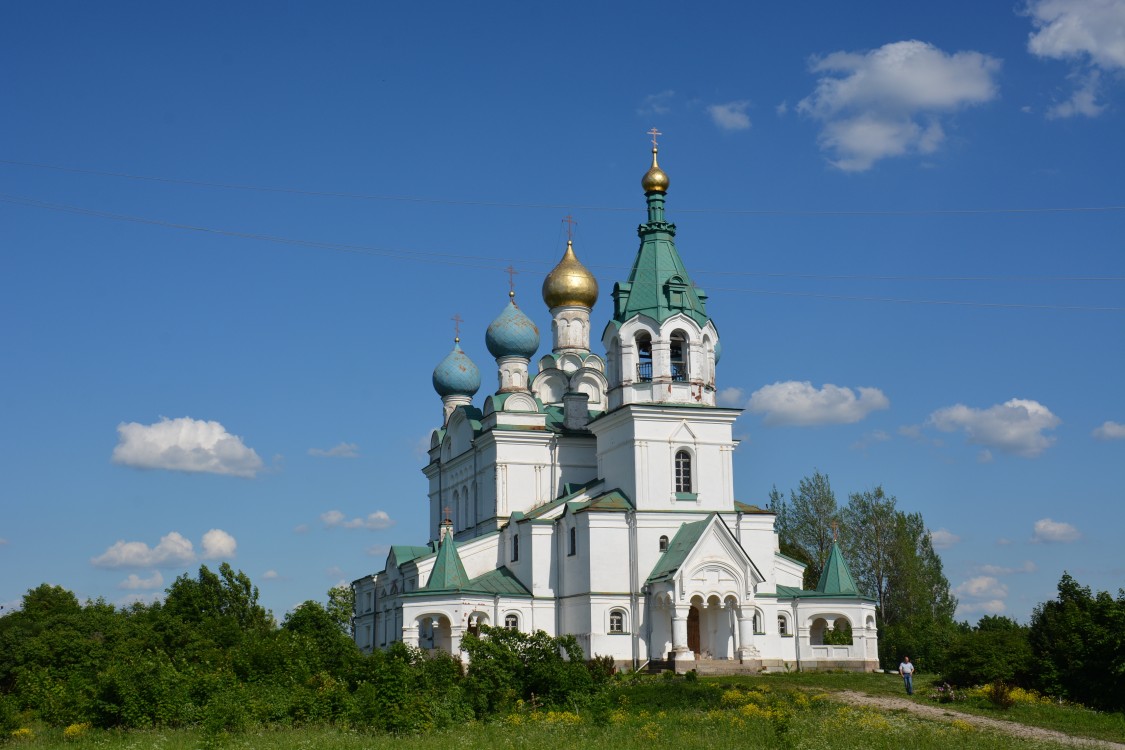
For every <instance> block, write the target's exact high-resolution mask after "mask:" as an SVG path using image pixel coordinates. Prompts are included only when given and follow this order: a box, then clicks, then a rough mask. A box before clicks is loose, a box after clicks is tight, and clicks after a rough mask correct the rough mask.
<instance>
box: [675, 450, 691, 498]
mask: <svg viewBox="0 0 1125 750" xmlns="http://www.w3.org/2000/svg"><path fill="white" fill-rule="evenodd" d="M691 491H692V489H691V454H690V453H688V452H687V451H676V492H679V493H681V494H687V493H690V492H691Z"/></svg>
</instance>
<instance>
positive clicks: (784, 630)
mask: <svg viewBox="0 0 1125 750" xmlns="http://www.w3.org/2000/svg"><path fill="white" fill-rule="evenodd" d="M777 632H778V633H779V634H781V635H788V633H789V625H787V624H786V622H785V617H784V616H783V615H778V616H777Z"/></svg>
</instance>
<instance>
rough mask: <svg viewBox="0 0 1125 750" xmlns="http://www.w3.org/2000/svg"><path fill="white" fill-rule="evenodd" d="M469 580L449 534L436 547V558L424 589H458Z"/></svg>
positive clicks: (455, 544) (455, 545)
mask: <svg viewBox="0 0 1125 750" xmlns="http://www.w3.org/2000/svg"><path fill="white" fill-rule="evenodd" d="M468 582H469V576H468V574H467V573H466V572H465V566H464V564H462V562H461V556H460V555H459V554H457V543H456V542H454V541H453V535H452V534H449V535H448V536H446V537H445V539H444V540H443V541H442V543H441V546H440V547H438V553H437V560H435V561H434V569H433V570H432V571H431V572H430V580H428V581H426V588H425V589H424V590H425V591H431V592H432V591H460V590H461V589H463V588H464V587H465V585H466V584H467V583H468Z"/></svg>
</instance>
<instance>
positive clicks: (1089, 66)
mask: <svg viewBox="0 0 1125 750" xmlns="http://www.w3.org/2000/svg"><path fill="white" fill-rule="evenodd" d="M1027 15H1028V16H1030V17H1031V24H1032V26H1034V27H1035V31H1033V32H1031V33H1030V34H1029V35H1028V40H1027V49H1028V51H1029V52H1030V53H1031V54H1033V55H1035V56H1036V57H1042V58H1049V59H1054V60H1068V61H1070V62H1071V64H1072V68H1071V72H1070V75H1069V76H1068V78H1069V79H1071V80H1072V81H1074V82H1075V83H1074V87H1073V91H1072V92H1071V94H1070V97H1069V98H1068V99H1066V100H1065V101H1063V102H1059V103H1058V104H1055V105H1054V106H1052V107H1050V108H1049V109H1048V110H1047V117H1048V118H1050V119H1057V118H1066V117H1075V116H1078V115H1082V116H1084V117H1097V116H1098V115H1100V114H1101V113H1102V112H1103V111H1104V110H1105V105H1104V104H1099V103H1098V93H1099V89H1100V88H1101V73H1102V71H1105V72H1108V73H1114V72H1116V71H1119V70H1122V69H1125V2H1123V0H1031V1H1030V2H1029V3H1028V4H1027Z"/></svg>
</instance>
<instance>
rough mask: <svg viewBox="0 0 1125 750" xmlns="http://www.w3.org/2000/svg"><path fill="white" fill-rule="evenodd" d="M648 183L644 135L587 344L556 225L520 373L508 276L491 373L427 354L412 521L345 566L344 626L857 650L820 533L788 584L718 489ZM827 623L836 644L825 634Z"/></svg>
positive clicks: (700, 371)
mask: <svg viewBox="0 0 1125 750" xmlns="http://www.w3.org/2000/svg"><path fill="white" fill-rule="evenodd" d="M668 186H669V179H668V176H667V174H666V173H665V172H664V171H663V170H662V169H661V168H660V166H659V165H658V163H657V149H656V146H655V143H654V146H653V149H652V165H651V167H650V168H649V170H648V171H647V172H646V173H645V174H644V177H643V178H642V187H643V189H644V194H645V201H646V208H647V221H645V222H644V223H642V224H641V225H640V227H639V228H638V235H639V237H640V247H639V248H638V250H637V253H636V257H635V259H634V261H633V267H632V272H631V274H630V276H629V279H628V280H627V281H622V282H618V283H617V284H615V286H614V289H613V293H612V296H613V311H612V317H611V318H610V320H609V321H608V323H607V324H606V325H605V327H604V329H603V330H602V334H601V344H602V346H603V348H604V351H605V356H604V357H603V356H602V355H600V354H598V353H596V352H594V351H592V350H591V348H590V341H591V335H592V329H591V325H592V323H591V319H590V314H591V310H592V308H593V307H594V303H595V302H596V301H597V299H598V284H597V281H596V280H595V278H594V276H593V274H591V273H590V272H589V271H588V270H587V269H586V268H585V267H584V266H583V265H582V263H581V262H580V261H579V260H578V257H577V255H576V254H575V251H574V247H573V244H572V243H571V242H568V243H567V248H566V252H565V253H564V255H563V258H562V260H561V261H560V262H559V264H558V265H557V266H556V267H555V269H554V270H553V271H552V272H551V273H550V274H549V275H548V276H547V278H546V280H545V281H544V283H543V300H544V302H545V303H546V306H547V309H548V310H549V312H550V316H551V339H552V347H551V352H550V353H549V354H545V355H544V356H542V357H540V358H539V359H538V361H537V363H536V364H537V371H536V372H535V373H534V374H533V373H532V372H531V370H530V364H531V360H532V358H533V357H534V356H535V354H536V352H537V351H538V349H539V344H540V336H539V330H538V328H537V327H536V325H535V324H534V323H533V322H532V320H531V319H530V318H529V317H528V316H527V315H526V314H525V313H524V311H523V310H521V309H520V308H519V307H518V306H517V305H516V303H515V299H514V293H512V299H510V300H509V302H508V305H507V306H506V307H505V308H504V309H503V311H501V313H500V315H499V316H498V317H497V318H496V319H495V320H494V321H493V322H492V323H491V324H490V325H489V327H488V330H487V331H486V333H485V342H486V344H487V347H488V350H489V352H490V353H491V354H492V355H493V357H495V359H496V373H497V389H496V391H495V392H494V393H492V394H490V395H487V396H485V397H484V398H483V400H482V401H481V402H479V405H478V404H477V403H474V400H473V399H474V397H475V396H476V394H477V392H478V391H479V389H480V385H481V376H480V370H479V368H478V367H477V365H476V364H475V363H473V362H472V361H471V360H470V359H469V357H468V356H467V355H466V354H465V353H464V352H463V351H462V350H461V348H460V345H459V341H460V339H457V340H456V341H455V343H454V347H453V350H452V351H451V352H450V353H449V354H448V356H446V358H445V359H444V360H442V362H441V363H440V364H439V365H438V366H437V368H436V369H435V370H434V374H433V385H434V388H435V390H436V391H437V393H438V395H439V396H440V397H441V400H442V405H443V409H442V424H441V426H440V427H438V428H437V429H435V430H434V431H433V435H432V437H431V441H430V449H429V461H428V463H427V465H426V467H425V468H424V469H423V473H424V474H425V476H426V479H427V480H428V483H429V527H430V534H429V541H428V542H427V543H425V544H422V545H417V546H410V545H396V546H393V547H392V548H391V550H390V553H389V554H388V557H387V560H386V564H385V566H384V568H383V569H382V570H381V571H379V572H377V573H374V574H371V575H366V576H364V577H362V578H359V579H358V580H356V581H355V582H354V583H353V584H352V586H353V589H354V592H355V613H354V627H355V639H356V642H357V644H358V645H359V646H360V648H362V649H364V650H367V651H370V650H372V649H378V648H386V647H387V646H389V645H390V644H391V643H394V642H396V641H404V642H405V643H407V644H409V645H412V646H417V647H420V648H423V649H443V650H446V651H449V652H452V653H454V654H457V653H458V652H459V651H460V642H461V638H462V637H463V636H464V634H465V633H467V632H472V631H474V630H476V629H477V628H479V627H480V626H481V625H491V626H498V627H507V628H517V629H519V630H523V631H526V632H534V631H538V630H543V631H546V632H547V633H549V634H552V635H560V634H572V635H574V636H576V637H577V639H578V641H579V643H580V645H581V646H582V648H583V650H584V651H585V653H586V654H587V655H588V656H593V655H610V656H612V657H613V658H614V659H615V660H616V661H617V662H618V664H619V665H620V666H621V667H632V668H637V667H640V666H643V665H644V664H645V663H648V662H670V663H671V664H672V665H673V666H674V667H675V669H676V670H677V671H686V670H689V669H696V668H699V669H701V670H702V671H706V670H707V668H708V667H711V668H717V667H720V666H722V665H728V668H736V669H746V670H750V671H757V670H759V669H763V668H764V669H785V668H794V667H797V668H801V669H829V668H831V669H841V668H842V669H853V670H870V669H874V668H876V667H877V665H878V640H877V633H876V629H875V603H874V601H873V600H872V599H869V598H866V597H863V596H862V595H860V593H859V591H858V590H857V588H856V585H855V583H854V581H853V579H852V576H851V574H850V573H849V571H848V569H847V565H846V563H845V562H844V559H843V556H842V555H841V554H840V550H839V548H838V547H837V546H836V545H833V549H832V552H831V555H830V557H829V560H828V563H827V565H826V566H825V570H824V574H823V575H822V576H821V579H820V581H819V583H818V585H817V587H816V588H815V589H812V590H803V589H801V588H800V587H801V579H802V575H803V572H804V566H803V565H802V564H801V563H799V562H797V561H795V560H792V559H790V558H787V557H785V556H784V555H782V554H781V553H780V552H779V550H778V539H777V535H776V533H774V515H773V514H772V513H770V512H769V511H766V510H762V509H761V508H759V507H757V506H755V505H752V504H747V503H743V502H739V501H738V500H736V499H735V494H734V468H733V466H734V464H733V453H734V450H735V448H736V447H737V445H738V441H737V440H736V439H735V438H734V436H733V432H732V426H733V424H734V421H735V419H736V418H737V417H738V415H739V413H740V411H739V410H738V409H730V408H723V407H720V406H719V405H717V403H716V368H717V365H718V363H719V360H720V356H721V351H722V349H721V346H720V341H719V333H718V329H717V328H716V325H715V323H714V322H713V321H712V320H711V319H710V318H709V317H708V315H707V312H706V300H707V297H706V295H705V294H704V292H703V290H702V289H700V288H699V287H697V286H695V285H694V283H693V282H692V281H691V278H690V277H689V275H688V272H687V269H686V267H685V266H684V263H683V261H682V259H681V257H680V255H679V252H678V251H677V249H676V244H675V235H676V227H675V225H674V224H671V223H669V222H668V221H666V219H665V215H664V207H665V197H666V194H667V191H668ZM845 627H847V628H850V630H851V636H852V638H851V643H850V644H846V643H844V644H840V643H838V641H839V640H841V639H839V638H832V637H830V634H831V633H832V631H833V630H837V629H842V628H845ZM826 641H827V642H826ZM735 665H737V666H735Z"/></svg>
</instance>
